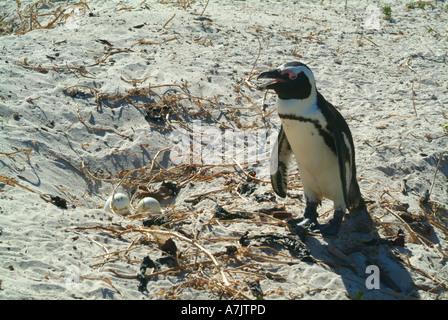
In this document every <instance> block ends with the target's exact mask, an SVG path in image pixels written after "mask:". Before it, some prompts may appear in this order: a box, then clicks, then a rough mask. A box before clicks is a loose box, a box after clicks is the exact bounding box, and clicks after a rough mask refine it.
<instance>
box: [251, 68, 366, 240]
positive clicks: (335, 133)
mask: <svg viewBox="0 0 448 320" xmlns="http://www.w3.org/2000/svg"><path fill="white" fill-rule="evenodd" d="M258 79H272V80H273V81H270V82H268V83H265V84H262V85H260V86H258V89H260V90H269V89H272V90H274V91H275V93H276V94H277V108H278V110H277V111H278V115H279V117H280V120H281V128H280V132H279V134H278V137H277V140H276V142H275V144H274V146H273V149H272V152H271V160H270V167H271V169H270V170H271V184H272V187H273V189H274V191H275V193H276V194H277V195H278V196H280V197H282V198H285V197H286V190H287V183H288V181H287V180H288V170H289V166H290V159H291V157H292V154H294V156H295V159H296V162H297V166H298V169H299V174H300V178H301V181H302V185H303V191H304V195H305V199H306V207H305V213H304V216H303V217H302V218H300V219H299V222H300V223H299V224H298V226H299V227H303V228H307V229H310V230H311V231H314V232H320V233H321V234H322V235H324V236H326V235H336V234H337V233H338V232H339V230H340V227H341V223H342V220H343V218H344V215H345V211H346V210H347V209H348V210H349V211H350V212H352V211H354V210H362V209H365V202H364V199H363V197H362V195H361V191H360V188H359V186H358V182H357V180H356V164H355V147H354V143H353V138H352V134H351V132H350V129H349V127H348V125H347V123H346V122H345V120H344V118H343V116H342V115H341V114H340V113H339V112H338V110H337V109H336V108H335V107H334V106H333V105H332V104H331V103H329V102H328V101H327V100H325V98H324V97H323V96H322V94H320V92H319V91H318V90H317V89H316V82H315V79H314V75H313V73H312V71H311V69H310V68H309V67H308V66H306V65H305V64H303V63H301V62H297V61H294V62H289V63H286V64H284V65H282V66H280V67H279V68H278V69H275V70H271V71H266V72H262V73H261V74H259V76H258ZM323 198H327V199H330V200H332V201H333V203H334V214H333V218H332V219H331V220H330V221H329V223H328V224H326V225H320V224H319V223H318V221H317V217H318V214H317V207H318V206H319V205H320V204H321V201H322V199H323Z"/></svg>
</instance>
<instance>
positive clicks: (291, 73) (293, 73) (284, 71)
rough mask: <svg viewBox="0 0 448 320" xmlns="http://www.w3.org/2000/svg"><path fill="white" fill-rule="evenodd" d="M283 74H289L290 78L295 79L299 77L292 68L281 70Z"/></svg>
mask: <svg viewBox="0 0 448 320" xmlns="http://www.w3.org/2000/svg"><path fill="white" fill-rule="evenodd" d="M281 74H282V75H284V74H287V75H288V78H289V79H290V80H295V79H297V74H296V73H295V72H292V71H291V70H283V71H282V72H281Z"/></svg>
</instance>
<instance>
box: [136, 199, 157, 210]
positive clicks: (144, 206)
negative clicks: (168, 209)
mask: <svg viewBox="0 0 448 320" xmlns="http://www.w3.org/2000/svg"><path fill="white" fill-rule="evenodd" d="M161 211H162V207H161V206H160V203H159V201H157V200H156V199H154V198H151V197H146V198H143V199H142V200H140V202H139V203H138V204H137V212H139V213H145V212H147V213H150V214H157V213H160V212H161Z"/></svg>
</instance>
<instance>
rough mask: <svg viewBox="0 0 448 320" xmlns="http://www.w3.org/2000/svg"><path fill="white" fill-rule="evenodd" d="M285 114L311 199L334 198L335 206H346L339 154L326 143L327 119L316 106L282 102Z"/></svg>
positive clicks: (289, 136)
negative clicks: (291, 104) (293, 106)
mask: <svg viewBox="0 0 448 320" xmlns="http://www.w3.org/2000/svg"><path fill="white" fill-rule="evenodd" d="M278 107H279V110H278V112H279V115H280V116H282V115H293V117H291V118H288V117H281V121H282V125H283V129H284V130H285V133H286V136H287V138H288V141H289V144H290V145H291V149H292V151H293V153H294V156H295V158H296V161H297V165H298V167H299V173H300V177H301V180H302V184H303V188H304V192H305V195H306V197H307V198H309V200H311V201H317V202H319V201H321V200H322V198H323V197H325V198H329V199H332V200H333V201H334V202H335V206H341V205H342V206H343V205H344V196H343V192H342V184H341V179H340V174H339V164H338V158H337V156H336V154H335V153H334V152H333V151H332V150H331V149H330V147H329V146H328V145H327V144H326V143H325V140H324V137H323V136H322V130H325V131H326V126H327V123H326V120H325V118H324V116H323V114H322V113H321V112H320V110H319V109H318V108H317V106H316V105H309V106H306V107H302V108H299V107H300V106H299V107H298V106H297V105H296V106H295V108H294V109H291V108H289V107H290V106H289V105H286V106H285V105H283V106H282V104H281V103H279V105H278Z"/></svg>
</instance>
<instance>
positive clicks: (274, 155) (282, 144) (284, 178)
mask: <svg viewBox="0 0 448 320" xmlns="http://www.w3.org/2000/svg"><path fill="white" fill-rule="evenodd" d="M291 156H292V149H291V146H290V145H289V141H288V138H287V137H286V134H285V131H284V130H283V126H282V127H281V128H280V133H279V134H278V137H277V141H275V144H274V147H273V148H272V150H271V165H270V169H271V184H272V188H274V191H275V193H276V194H277V195H278V196H279V197H282V198H285V197H286V189H287V186H288V170H289V162H290V160H291Z"/></svg>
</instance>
